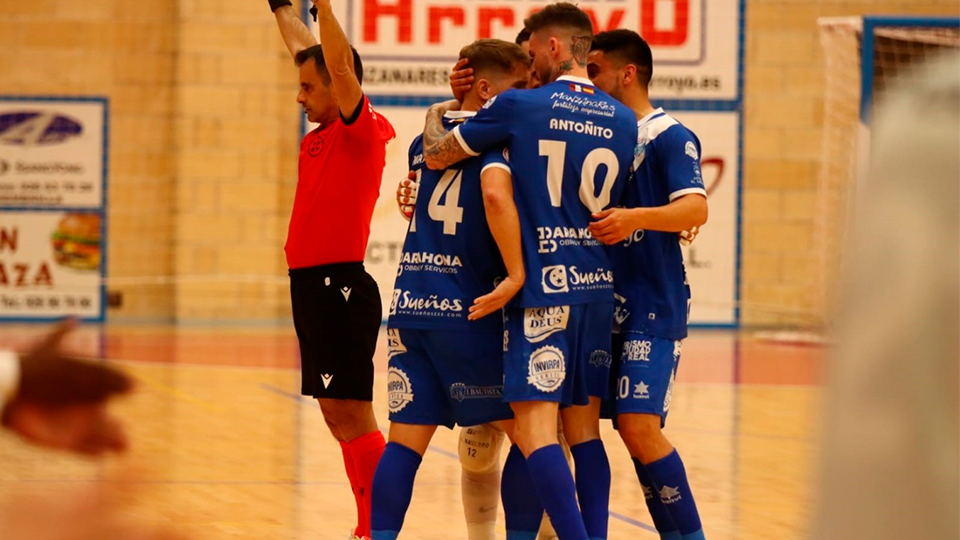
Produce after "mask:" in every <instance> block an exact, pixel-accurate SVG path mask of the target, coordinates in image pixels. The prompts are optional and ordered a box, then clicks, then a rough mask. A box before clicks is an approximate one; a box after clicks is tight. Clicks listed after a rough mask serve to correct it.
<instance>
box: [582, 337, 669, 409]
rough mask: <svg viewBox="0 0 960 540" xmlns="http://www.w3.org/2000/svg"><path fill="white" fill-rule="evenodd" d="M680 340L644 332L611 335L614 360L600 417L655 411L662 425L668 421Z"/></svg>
mask: <svg viewBox="0 0 960 540" xmlns="http://www.w3.org/2000/svg"><path fill="white" fill-rule="evenodd" d="M680 346H681V342H679V341H672V340H669V339H661V338H657V337H653V336H649V335H647V334H636V333H625V334H614V335H613V356H614V358H617V359H618V361H617V362H614V365H613V368H611V370H610V399H608V400H606V401H604V403H603V408H602V414H601V416H602V417H603V418H612V419H613V421H614V422H613V424H614V427H616V426H617V421H616V415H619V414H625V413H641V414H655V415H658V416H659V417H660V425H661V427H662V426H664V425H665V424H666V423H667V413H668V412H670V400H671V399H672V397H673V384H674V380H675V379H676V376H677V367H678V366H679V365H680Z"/></svg>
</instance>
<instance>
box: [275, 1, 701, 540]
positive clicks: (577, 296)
mask: <svg viewBox="0 0 960 540" xmlns="http://www.w3.org/2000/svg"><path fill="white" fill-rule="evenodd" d="M275 3H279V5H280V6H283V5H284V3H283V2H282V1H280V2H277V0H274V1H273V2H271V7H272V8H273V9H274V11H275V13H277V17H278V20H281V18H282V17H281V14H280V13H279V12H277V8H276V7H275ZM286 4H287V5H289V2H286ZM315 4H316V6H317V7H318V8H320V18H321V20H320V26H321V28H320V30H321V41H322V42H323V45H324V47H325V48H328V47H334V46H338V45H340V44H337V43H334V41H335V40H337V39H340V40H343V39H345V38H343V36H342V31H340V33H335V32H333V31H332V30H329V29H328V30H327V32H328V34H329V36H328V35H325V34H324V32H325V30H324V28H325V26H324V25H325V24H326V25H327V27H328V28H333V27H332V26H331V23H330V19H333V23H332V24H333V25H335V24H336V20H335V19H334V18H333V17H332V13H331V10H330V6H329V0H315ZM325 18H326V19H327V21H326V22H324V19H325ZM524 23H525V30H524V32H522V33H521V35H520V36H518V38H517V43H510V42H506V41H502V40H495V39H481V40H478V41H476V42H474V43H472V44H470V45H467V46H466V47H464V48H463V49H462V50H461V51H460V59H461V61H460V62H459V63H458V65H457V66H456V69H457V71H455V77H453V78H452V82H453V86H454V90H455V95H456V97H457V99H456V100H454V101H450V102H446V103H440V104H437V105H434V106H433V107H431V108H430V110H429V111H428V113H427V120H426V125H425V128H424V132H423V134H422V135H421V136H418V137H417V138H416V139H415V140H414V141H413V143H412V144H411V145H410V148H409V166H410V170H411V176H410V179H409V180H406V181H404V182H403V183H401V186H400V188H399V189H398V202H399V203H400V204H401V210H402V211H404V214H405V216H406V217H407V218H408V219H409V220H410V222H409V227H408V231H407V234H406V239H405V242H404V247H403V252H402V256H401V262H400V267H399V269H398V274H397V279H396V283H395V285H394V291H393V295H392V301H391V304H390V308H389V322H388V330H387V333H388V344H389V373H388V383H387V384H388V389H387V399H388V406H389V419H390V431H389V442H388V443H387V444H385V447H383V449H382V455H380V456H379V459H377V460H376V461H375V463H376V465H375V473H374V474H373V477H372V481H368V484H369V485H367V486H364V485H363V484H364V481H363V479H362V478H360V477H361V476H363V474H362V471H360V467H361V465H362V460H361V459H360V458H359V457H358V458H357V459H356V460H355V461H353V460H352V458H349V456H348V454H349V452H350V445H351V444H353V443H352V441H353V440H354V439H364V438H366V437H367V435H370V433H372V432H370V433H367V434H366V435H364V430H363V429H361V430H359V431H358V432H357V433H356V434H355V436H354V437H351V436H349V435H348V434H347V433H346V432H343V433H341V432H340V431H338V428H337V423H338V421H337V418H338V416H337V415H336V414H333V413H334V410H333V408H332V407H330V406H329V405H327V406H326V407H325V400H324V398H325V397H334V398H340V399H344V397H343V396H344V395H343V394H335V393H330V392H329V389H330V387H332V386H333V385H334V384H338V381H341V380H344V379H346V378H347V376H346V375H343V374H342V373H341V372H342V369H343V368H342V366H331V365H330V363H331V360H329V359H327V360H324V359H323V358H320V359H319V360H317V361H316V365H312V366H308V365H307V364H308V363H310V362H312V360H311V357H313V356H323V355H318V354H313V353H310V354H308V348H314V349H316V348H318V345H317V344H316V343H317V339H316V338H315V337H312V336H311V330H310V325H311V324H313V323H314V321H313V320H312V319H317V318H322V317H323V314H319V315H316V316H313V315H311V314H310V313H308V311H309V310H308V309H307V308H304V307H303V305H304V304H305V302H304V300H303V298H305V297H306V296H305V295H309V294H311V293H310V291H308V290H307V289H309V286H308V285H305V283H308V281H307V280H309V279H312V278H316V280H315V285H316V288H319V289H323V288H324V286H326V288H331V287H330V285H331V283H332V282H331V276H333V278H334V282H333V285H334V286H333V287H332V288H331V289H332V290H333V291H334V293H333V297H336V300H337V302H340V300H339V297H342V298H343V301H342V303H343V305H344V306H346V307H344V308H343V309H344V310H346V311H344V313H345V317H344V320H343V321H340V322H338V323H333V322H330V321H331V319H330V317H327V318H326V319H325V320H326V321H328V322H327V325H326V326H327V330H323V331H321V330H317V332H320V333H322V332H327V333H329V332H330V330H329V327H330V326H331V325H333V326H334V327H337V328H343V326H342V325H343V324H346V322H349V321H350V320H352V319H351V317H352V315H350V313H351V312H350V311H349V309H352V308H349V306H350V302H354V303H355V304H356V303H357V300H356V299H355V297H354V298H352V297H351V295H352V294H358V293H357V290H358V289H363V284H362V283H361V281H362V280H360V279H359V278H358V281H357V282H356V284H354V283H353V282H350V281H349V279H348V277H345V275H346V274H345V272H346V271H345V270H344V269H343V267H342V266H339V265H327V266H315V267H309V268H298V267H297V265H296V264H294V263H293V262H291V265H290V266H291V288H292V296H293V300H294V318H295V324H296V325H297V333H298V336H299V338H300V343H301V355H302V356H303V362H304V367H303V373H304V393H305V394H308V395H312V396H314V397H317V398H318V399H319V400H320V404H321V409H323V411H324V416H325V418H327V421H328V424H329V425H330V426H331V430H332V431H333V432H334V435H335V436H337V438H338V439H339V440H340V441H341V446H342V447H343V448H344V459H345V464H346V465H347V472H348V475H350V479H351V485H352V486H353V488H354V495H356V496H357V505H358V514H359V519H358V526H357V528H356V529H355V530H354V531H353V532H352V533H351V534H352V535H355V537H358V538H366V537H367V536H368V535H369V536H370V537H371V538H372V540H394V539H396V538H397V537H398V535H399V534H400V531H401V529H402V526H403V522H404V516H405V514H406V512H407V509H408V507H409V505H410V504H411V498H412V493H413V485H414V479H415V476H416V473H417V469H418V468H419V466H420V462H421V459H422V456H423V454H424V452H425V451H426V449H427V447H428V445H429V443H430V440H431V437H432V436H433V434H434V432H435V431H436V428H437V426H441V425H443V426H447V427H449V428H452V427H453V426H454V425H455V424H458V425H460V426H462V430H461V435H460V460H461V463H462V465H463V499H464V511H465V515H466V519H467V522H468V531H469V538H470V540H488V539H493V538H495V530H496V527H495V522H496V515H497V511H496V509H497V507H498V504H497V502H498V499H499V500H500V501H502V504H503V510H504V515H505V518H506V529H507V539H508V540H533V539H534V538H537V537H538V535H540V537H541V538H559V539H560V540H600V539H606V538H607V529H608V519H609V510H608V507H609V499H610V483H611V478H610V465H609V461H608V459H607V454H606V451H605V449H604V445H603V442H602V441H601V440H600V419H601V418H611V419H612V420H613V423H614V426H615V427H616V428H617V429H618V432H619V434H620V437H621V439H622V440H623V442H624V443H625V444H626V446H627V448H628V450H629V452H630V455H631V456H632V458H633V463H634V466H635V469H636V473H637V477H638V479H639V481H640V483H641V485H642V487H643V494H644V496H645V499H646V505H647V507H648V509H649V511H650V514H651V517H652V519H653V522H654V524H655V526H656V529H657V531H658V533H659V534H660V537H661V538H663V539H671V540H678V539H684V540H689V539H702V538H704V535H703V531H702V527H701V524H700V518H699V514H698V511H697V508H696V504H695V502H694V498H693V494H692V492H691V489H690V486H689V483H688V481H687V476H686V472H685V470H684V466H683V462H682V461H681V459H680V456H679V454H678V453H677V451H676V449H674V448H673V446H672V445H671V444H670V442H669V441H668V440H667V439H666V438H665V437H664V436H663V434H662V432H661V429H662V427H663V425H664V422H665V419H666V416H667V412H668V411H669V408H670V401H671V395H672V391H673V385H674V380H675V376H676V372H677V366H678V363H679V360H680V352H681V340H682V339H683V338H685V337H686V334H687V317H688V310H689V301H690V290H689V287H688V285H687V282H686V276H685V271H684V266H683V257H682V253H681V250H680V238H681V236H680V235H681V234H688V233H684V231H690V230H693V231H695V230H696V228H697V227H699V226H700V225H702V224H703V223H705V222H706V218H707V202H706V191H705V189H704V184H703V180H702V175H701V170H700V154H701V148H700V142H699V140H698V139H697V137H696V136H695V135H694V134H693V133H692V132H691V131H689V130H688V129H687V128H686V127H684V126H683V125H682V124H680V123H679V122H677V121H676V120H675V119H673V118H672V117H670V116H669V115H667V114H665V113H664V111H663V110H662V109H655V108H654V107H653V106H652V105H651V104H650V100H649V96H648V90H647V89H648V84H649V82H650V79H651V75H652V71H653V67H652V57H651V52H650V48H649V46H648V45H647V43H646V42H645V41H644V40H643V39H642V38H641V37H640V36H639V35H638V34H636V33H635V32H632V31H628V30H614V31H607V32H603V33H600V34H597V35H594V34H593V27H592V24H591V21H590V18H589V16H588V15H587V14H586V13H585V12H584V11H582V10H580V9H579V8H578V7H576V6H575V5H573V4H569V3H557V4H552V5H549V6H547V7H546V8H544V9H543V10H541V11H538V12H536V13H534V14H533V15H531V16H530V17H529V18H528V19H527V20H525V21H524ZM333 30H339V27H336V28H333ZM281 32H282V33H284V23H283V22H281ZM284 38H285V40H286V41H287V43H288V46H290V44H291V40H290V39H287V33H284ZM328 42H329V43H328ZM317 47H319V46H317ZM347 47H349V45H347ZM294 48H295V47H293V46H290V49H291V52H292V53H293V52H295V51H294ZM348 50H349V49H348ZM318 54H322V55H323V57H320V56H316V57H315V60H316V63H317V65H316V70H317V71H320V72H321V73H325V79H326V80H332V83H331V82H327V83H326V84H328V85H330V86H329V89H328V91H329V92H330V94H331V95H332V96H333V99H336V100H340V105H339V113H338V116H339V118H337V119H335V120H332V123H339V124H342V125H339V124H338V125H337V126H332V127H331V126H325V125H321V127H320V128H318V129H317V130H316V131H315V132H311V134H308V136H307V137H306V138H305V139H304V144H303V146H302V149H301V171H300V172H301V178H300V185H298V194H297V197H298V199H297V202H295V205H294V215H293V218H292V221H291V233H290V234H291V236H292V235H293V234H294V232H295V231H294V229H295V221H296V220H297V219H298V207H297V205H299V204H301V203H300V200H301V193H300V191H301V188H303V187H304V186H303V185H304V182H305V180H304V171H305V168H309V166H310V165H309V163H310V162H309V160H310V159H311V158H316V157H317V156H319V155H320V154H321V153H322V152H323V149H322V146H323V145H324V144H326V145H329V144H331V141H333V140H335V136H336V135H337V132H336V131H334V130H333V127H336V128H337V129H341V130H342V131H344V132H345V133H347V134H349V133H350V132H351V131H359V128H355V127H353V126H354V125H357V124H364V123H366V124H369V125H377V121H379V122H380V123H379V126H380V127H378V128H376V129H379V130H380V133H382V132H384V131H390V132H391V136H392V128H389V130H386V129H385V128H384V127H383V126H385V125H386V126H389V124H388V123H386V121H385V120H384V119H382V117H379V115H378V114H377V113H376V112H374V110H373V108H372V107H371V106H370V105H369V102H368V101H367V100H366V98H365V97H364V96H363V95H362V93H360V94H359V96H358V97H356V98H354V99H355V100H354V101H351V102H350V103H351V104H353V103H359V104H358V105H357V106H356V107H353V106H350V107H346V108H345V107H344V105H343V102H342V101H343V100H344V99H345V97H344V96H345V94H346V93H347V91H345V90H344V83H343V82H340V83H339V85H340V86H338V83H337V79H338V77H339V78H341V79H343V76H344V73H341V72H340V71H343V70H340V69H339V68H338V67H337V66H336V65H333V66H332V65H331V60H333V61H334V62H335V61H336V58H335V57H332V56H331V54H330V53H329V51H323V52H322V53H318ZM301 56H302V55H298V56H297V62H298V65H300V66H301V96H303V94H304V92H307V93H309V92H312V91H313V90H312V89H311V88H307V87H308V86H310V84H309V81H308V83H304V75H303V64H304V62H305V60H304V58H305V57H304V58H301ZM324 59H325V60H324ZM347 60H354V61H355V63H353V66H354V69H355V70H357V69H359V70H361V71H362V65H361V64H360V63H359V56H358V55H356V52H355V51H354V52H353V58H352V59H351V58H347ZM324 61H325V62H326V65H325V66H324V68H323V70H321V68H320V63H321V62H324ZM347 64H351V62H349V61H345V62H343V63H342V65H343V66H346V65H347ZM344 69H345V68H344ZM324 70H325V71H324ZM350 75H355V74H354V73H351V74H350ZM308 79H309V77H308ZM357 79H358V80H359V79H360V77H357ZM351 88H352V87H351ZM357 88H359V85H357ZM353 91H356V89H353ZM310 100H311V98H310V97H309V95H308V96H307V97H302V98H301V97H298V101H300V102H301V104H302V105H303V106H304V108H305V110H306V111H307V113H308V116H309V115H310V114H311V112H313V111H311V110H310V109H309V107H310V104H311V103H312V101H310ZM356 100H359V101H356ZM314 114H315V115H318V113H315V112H314ZM365 117H368V118H367V119H366V120H364V118H365ZM311 119H312V118H311ZM325 130H326V131H325ZM324 133H326V137H327V138H326V139H323V138H322V137H323V136H324ZM381 138H383V137H381ZM317 141H319V143H318V142H317ZM384 144H385V142H384ZM329 151H331V152H333V151H334V150H329ZM375 157H376V156H375ZM357 158H358V159H361V158H362V156H357ZM305 159H306V160H308V161H307V162H305ZM328 159H330V160H332V159H334V158H328ZM380 159H382V155H381V157H380ZM325 163H327V166H330V165H329V162H325ZM381 167H382V165H381ZM321 176H322V175H321ZM328 181H329V180H324V182H328ZM351 181H353V180H352V179H351V178H349V177H344V178H340V179H338V180H337V182H340V183H342V184H343V185H346V186H348V187H349V185H350V182H351ZM304 189H306V188H304ZM317 189H320V190H322V189H330V188H329V187H327V188H323V186H322V182H321V186H320V187H319V188H317ZM306 196H307V195H304V197H306ZM327 203H328V204H329V203H330V202H329V201H328V202H327ZM334 204H335V203H334ZM366 219H367V223H369V216H367V217H366ZM368 231H369V225H367V229H366V231H364V234H368ZM314 234H316V232H314ZM338 234H339V231H338ZM290 244H291V239H288V246H287V251H288V261H290V257H291V245H290ZM364 244H365V238H364ZM333 266H336V267H337V271H336V272H332V270H331V269H330V268H331V267H333ZM363 275H365V273H364V274H363ZM322 276H325V277H322ZM321 281H322V282H321ZM339 283H344V285H343V286H338V284H339ZM374 287H375V284H374ZM367 290H369V288H367ZM317 294H326V293H322V292H320V293H317ZM298 298H299V300H298ZM318 298H320V300H318V302H325V303H330V302H332V301H333V299H332V297H330V296H327V297H318ZM344 321H346V322H344ZM364 332H366V330H364ZM340 356H343V355H340ZM337 369H340V370H341V371H336V370H337ZM354 369H357V368H356V366H354ZM365 370H366V367H364V372H365ZM335 371H336V372H335ZM336 377H340V379H337V378H336ZM308 378H309V379H311V381H314V382H311V383H310V384H308V381H307V379H308ZM370 381H371V382H370V384H372V375H371V376H370ZM365 395H369V394H365ZM365 395H364V396H358V397H357V398H356V399H360V400H364V399H366V398H365ZM347 397H348V398H349V396H347ZM328 412H329V413H330V414H328ZM339 417H340V418H342V417H343V415H342V414H340V416H339ZM370 418H371V419H372V413H371V416H370ZM558 418H559V423H558ZM361 423H362V422H361ZM344 425H346V424H344ZM374 425H375V424H374ZM558 426H559V427H558ZM341 431H342V430H341ZM504 436H505V437H507V438H508V439H509V441H510V449H509V453H508V455H507V458H506V462H505V464H504V465H503V467H502V471H501V470H500V451H501V442H502V439H503V437H504ZM375 437H376V436H374V435H370V441H372V440H373V438H375ZM564 439H565V441H564ZM380 440H381V441H382V438H381V439H380ZM370 441H366V442H364V445H369V444H373V443H371V442H370ZM381 444H382V443H381ZM356 451H358V452H359V450H356ZM567 451H568V452H569V455H568V453H567ZM568 457H572V462H573V463H572V464H573V470H574V471H575V473H572V472H571V465H570V464H569V463H568ZM352 467H353V469H354V470H353V471H351V468H352ZM547 517H548V519H546V518H547Z"/></svg>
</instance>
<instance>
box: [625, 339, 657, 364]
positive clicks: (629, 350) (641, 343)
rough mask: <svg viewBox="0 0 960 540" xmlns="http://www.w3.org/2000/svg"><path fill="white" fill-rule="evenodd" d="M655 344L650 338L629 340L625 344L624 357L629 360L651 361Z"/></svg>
mask: <svg viewBox="0 0 960 540" xmlns="http://www.w3.org/2000/svg"><path fill="white" fill-rule="evenodd" d="M652 346H653V344H652V343H651V342H650V341H648V340H639V339H634V340H629V341H626V342H624V344H623V359H624V360H626V361H628V362H649V361H650V349H651V347H652Z"/></svg>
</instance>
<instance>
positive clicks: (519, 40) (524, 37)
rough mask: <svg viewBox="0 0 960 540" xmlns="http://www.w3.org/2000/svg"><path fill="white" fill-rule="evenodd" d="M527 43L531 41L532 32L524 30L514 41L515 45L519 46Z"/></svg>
mask: <svg viewBox="0 0 960 540" xmlns="http://www.w3.org/2000/svg"><path fill="white" fill-rule="evenodd" d="M525 41H530V30H527V29H526V28H524V29H523V30H521V31H520V33H519V34H517V39H516V40H514V43H516V44H517V45H522V44H523V43H524V42H525Z"/></svg>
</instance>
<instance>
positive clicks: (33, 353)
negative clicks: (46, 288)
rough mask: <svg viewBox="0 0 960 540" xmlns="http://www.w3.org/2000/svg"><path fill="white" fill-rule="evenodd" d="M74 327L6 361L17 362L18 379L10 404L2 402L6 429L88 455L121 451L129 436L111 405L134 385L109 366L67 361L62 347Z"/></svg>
mask: <svg viewBox="0 0 960 540" xmlns="http://www.w3.org/2000/svg"><path fill="white" fill-rule="evenodd" d="M75 325H76V323H75V321H72V320H68V321H65V322H63V323H61V324H60V325H59V326H57V327H56V329H54V330H53V331H52V332H51V333H49V334H47V335H46V336H45V337H44V338H43V339H42V340H41V341H40V342H39V343H38V344H37V345H35V346H34V347H33V348H32V349H31V350H30V351H29V352H27V353H26V354H24V355H21V356H19V357H12V358H4V361H8V362H18V365H17V366H15V368H14V371H13V373H14V374H15V375H14V376H15V377H18V379H17V380H15V381H10V382H11V383H12V386H13V388H14V389H15V390H14V392H13V394H12V397H11V398H10V399H9V401H7V402H6V403H3V402H2V401H0V412H2V421H3V426H4V427H6V428H8V429H10V430H11V431H13V432H14V433H16V434H18V435H20V436H21V437H23V438H24V439H26V440H27V441H29V442H31V443H33V444H37V445H40V446H45V447H48V448H53V449H58V450H70V451H74V452H79V453H81V454H88V455H99V454H103V453H105V452H110V451H114V452H121V451H123V450H125V449H126V447H127V438H126V434H125V433H124V429H123V426H122V425H121V423H120V421H119V420H118V419H116V418H114V417H112V416H110V415H109V414H108V412H107V404H108V402H109V400H110V399H111V398H114V397H116V396H119V395H121V394H125V393H127V392H129V391H130V389H131V388H132V387H133V382H132V381H131V379H130V378H129V377H128V376H127V375H125V374H124V373H123V372H121V371H118V370H116V369H114V368H111V367H108V366H106V365H104V364H101V363H93V362H87V361H82V360H75V359H72V358H67V357H66V356H65V355H64V353H63V351H62V349H61V343H62V341H63V338H64V336H66V335H67V334H68V333H69V332H70V331H71V330H72V329H73V328H74V326H75ZM17 374H18V375H17Z"/></svg>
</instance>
